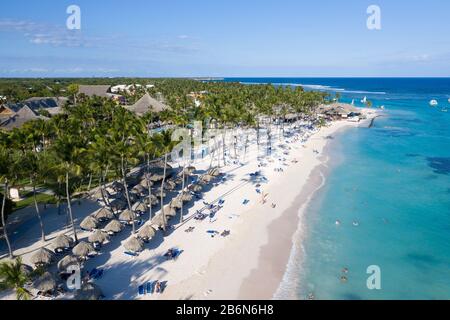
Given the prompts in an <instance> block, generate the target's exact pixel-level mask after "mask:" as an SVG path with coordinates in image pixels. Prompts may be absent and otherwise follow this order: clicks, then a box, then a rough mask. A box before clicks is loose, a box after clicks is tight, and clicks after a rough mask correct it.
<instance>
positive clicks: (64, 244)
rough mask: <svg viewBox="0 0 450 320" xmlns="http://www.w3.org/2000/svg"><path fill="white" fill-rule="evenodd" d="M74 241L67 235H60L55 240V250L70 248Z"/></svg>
mask: <svg viewBox="0 0 450 320" xmlns="http://www.w3.org/2000/svg"><path fill="white" fill-rule="evenodd" d="M73 242H74V241H73V239H72V238H71V237H69V236H66V235H65V234H62V235H59V236H57V237H56V238H55V240H53V248H54V249H55V250H57V249H64V248H70V247H72V246H73Z"/></svg>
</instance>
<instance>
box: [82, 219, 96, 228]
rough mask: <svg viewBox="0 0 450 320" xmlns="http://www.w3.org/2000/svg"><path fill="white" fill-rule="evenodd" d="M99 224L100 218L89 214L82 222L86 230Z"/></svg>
mask: <svg viewBox="0 0 450 320" xmlns="http://www.w3.org/2000/svg"><path fill="white" fill-rule="evenodd" d="M97 226H98V220H97V219H95V218H94V217H91V216H87V217H86V218H84V220H83V221H82V222H81V223H80V227H81V228H82V229H84V230H93V229H95V228H97Z"/></svg>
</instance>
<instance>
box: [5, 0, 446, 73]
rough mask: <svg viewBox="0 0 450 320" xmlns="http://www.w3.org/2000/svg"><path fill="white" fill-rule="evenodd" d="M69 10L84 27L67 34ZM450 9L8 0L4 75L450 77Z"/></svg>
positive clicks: (395, 4)
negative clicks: (74, 8)
mask: <svg viewBox="0 0 450 320" xmlns="http://www.w3.org/2000/svg"><path fill="white" fill-rule="evenodd" d="M71 4H75V5H78V6H79V7H80V8H81V13H82V17H81V30H76V31H71V30H67V28H66V19H67V17H68V14H67V13H66V8H67V7H68V6H69V5H71ZM371 4H376V5H379V6H380V8H381V22H382V29H381V30H379V31H373V30H372V31H371V30H368V29H367V27H366V20H367V17H368V15H367V13H366V9H367V7H368V6H369V5H371ZM449 12H450V1H443V0H428V1H406V0H396V1H392V0H371V1H366V0H341V1H335V0H315V1H303V0H284V1H276V0H245V1H243V0H239V1H237V0H214V1H213V0H190V1H188V0H170V1H167V0H130V1H116V0H109V1H106V0H95V1H92V0H91V1H87V0H71V1H65V0H58V1H55V0H39V1H29V0H15V1H2V2H1V4H0V48H1V50H0V76H1V77H47V76H50V77H51V76H68V77H78V76H88V77H90V76H97V77H101V76H148V77H151V76H155V77H158V76H225V77H229V76H237V77H239V76H248V77H252V76H284V77H296V76H297V77H302V76H303V77H306V76H317V77H321V76H333V77H334V76H342V77H344V76H450V40H449V39H450V36H449V35H450V19H449V18H448V14H449Z"/></svg>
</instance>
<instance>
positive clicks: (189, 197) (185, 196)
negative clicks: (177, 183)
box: [178, 192, 193, 202]
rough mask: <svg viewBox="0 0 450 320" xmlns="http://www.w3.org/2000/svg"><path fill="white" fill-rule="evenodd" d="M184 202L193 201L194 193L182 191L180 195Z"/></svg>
mask: <svg viewBox="0 0 450 320" xmlns="http://www.w3.org/2000/svg"><path fill="white" fill-rule="evenodd" d="M178 197H179V198H180V199H181V200H182V201H183V202H189V201H192V198H193V197H192V194H191V193H190V192H183V193H180V195H179V196H178Z"/></svg>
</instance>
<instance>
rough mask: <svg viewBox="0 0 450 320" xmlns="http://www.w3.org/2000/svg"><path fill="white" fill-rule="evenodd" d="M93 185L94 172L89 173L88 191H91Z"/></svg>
mask: <svg viewBox="0 0 450 320" xmlns="http://www.w3.org/2000/svg"><path fill="white" fill-rule="evenodd" d="M91 185H92V173H89V184H88V187H87V191H88V192H89V191H91Z"/></svg>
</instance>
